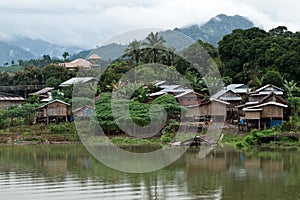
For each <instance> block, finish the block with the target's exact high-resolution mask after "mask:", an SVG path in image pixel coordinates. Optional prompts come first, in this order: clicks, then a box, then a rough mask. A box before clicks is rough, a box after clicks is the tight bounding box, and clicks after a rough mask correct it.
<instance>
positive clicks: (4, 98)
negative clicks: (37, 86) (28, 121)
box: [0, 92, 25, 101]
mask: <svg viewBox="0 0 300 200" xmlns="http://www.w3.org/2000/svg"><path fill="white" fill-rule="evenodd" d="M0 101H25V99H24V98H23V97H20V96H17V95H13V94H7V93H2V92H0Z"/></svg>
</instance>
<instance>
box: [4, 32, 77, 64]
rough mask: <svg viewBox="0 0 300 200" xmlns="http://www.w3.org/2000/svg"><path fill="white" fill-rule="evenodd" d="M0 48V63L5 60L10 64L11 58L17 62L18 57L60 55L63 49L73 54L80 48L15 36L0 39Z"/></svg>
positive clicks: (26, 58)
mask: <svg viewBox="0 0 300 200" xmlns="http://www.w3.org/2000/svg"><path fill="white" fill-rule="evenodd" d="M0 49H1V51H0V65H3V64H5V63H6V62H7V63H9V64H10V63H11V61H12V60H14V61H15V62H17V60H20V59H22V60H29V59H36V58H40V57H42V56H43V55H50V56H51V57H61V56H62V54H63V52H65V51H67V52H69V53H70V54H73V53H77V52H79V51H80V50H82V48H79V47H63V46H60V45H56V44H52V43H50V42H47V41H44V40H40V39H37V40H35V39H31V38H28V37H15V38H14V39H13V40H9V41H0Z"/></svg>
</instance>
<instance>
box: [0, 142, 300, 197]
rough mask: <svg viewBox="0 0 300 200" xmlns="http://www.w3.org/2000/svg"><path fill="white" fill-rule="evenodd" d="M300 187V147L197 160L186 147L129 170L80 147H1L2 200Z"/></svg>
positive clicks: (252, 193) (223, 193)
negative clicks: (160, 162)
mask: <svg viewBox="0 0 300 200" xmlns="http://www.w3.org/2000/svg"><path fill="white" fill-rule="evenodd" d="M139 148H140V150H139ZM145 148H150V147H134V151H135V152H139V151H140V152H145V151H148V150H149V149H145ZM154 148H155V147H154ZM153 162H155V161H153ZM299 186H300V155H299V152H298V151H262V150H253V151H251V152H238V151H235V150H233V149H219V150H214V151H212V152H211V153H210V154H209V155H208V156H207V157H206V158H204V159H199V156H198V150H197V149H190V150H189V151H188V152H187V153H186V154H184V155H183V156H182V157H181V158H180V159H178V160H177V161H176V162H175V163H173V164H172V165H170V166H168V167H166V168H164V169H162V170H159V171H156V172H152V173H145V174H129V173H122V172H118V171H116V170H113V169H110V168H108V167H106V166H105V165H103V164H101V163H100V162H98V161H97V160H96V159H94V158H93V157H92V156H91V155H90V154H89V153H88V152H87V151H86V150H85V148H84V147H83V146H81V145H66V146H64V145H53V146H14V147H1V148H0V192H1V200H2V199H9V200H10V199H18V198H22V199H79V198H80V199H82V198H84V199H299V198H300V194H299V192H298V188H299Z"/></svg>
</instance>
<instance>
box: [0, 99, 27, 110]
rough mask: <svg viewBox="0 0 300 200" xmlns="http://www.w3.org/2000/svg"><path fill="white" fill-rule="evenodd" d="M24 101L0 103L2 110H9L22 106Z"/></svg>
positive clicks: (4, 101)
mask: <svg viewBox="0 0 300 200" xmlns="http://www.w3.org/2000/svg"><path fill="white" fill-rule="evenodd" d="M22 103H23V101H9V100H3V101H0V110H7V109H8V108H10V107H12V106H16V105H21V104H22Z"/></svg>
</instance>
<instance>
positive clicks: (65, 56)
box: [62, 51, 70, 61]
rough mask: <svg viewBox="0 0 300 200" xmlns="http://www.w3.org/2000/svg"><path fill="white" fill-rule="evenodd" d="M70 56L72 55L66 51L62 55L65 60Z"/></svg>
mask: <svg viewBox="0 0 300 200" xmlns="http://www.w3.org/2000/svg"><path fill="white" fill-rule="evenodd" d="M68 56H70V54H69V53H68V52H66V51H65V52H64V53H63V54H62V57H63V58H64V60H65V61H66V60H67V57H68Z"/></svg>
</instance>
